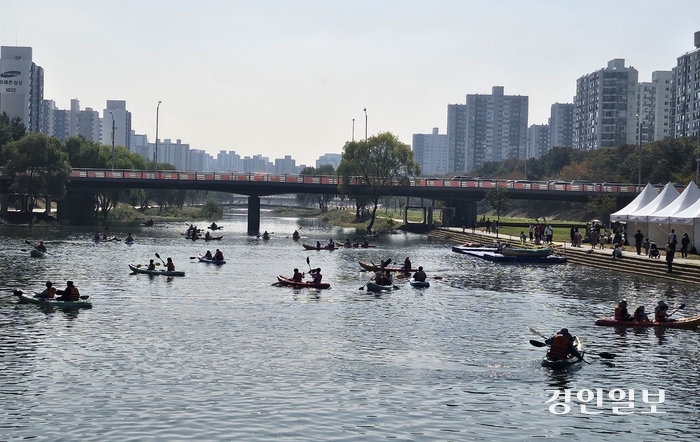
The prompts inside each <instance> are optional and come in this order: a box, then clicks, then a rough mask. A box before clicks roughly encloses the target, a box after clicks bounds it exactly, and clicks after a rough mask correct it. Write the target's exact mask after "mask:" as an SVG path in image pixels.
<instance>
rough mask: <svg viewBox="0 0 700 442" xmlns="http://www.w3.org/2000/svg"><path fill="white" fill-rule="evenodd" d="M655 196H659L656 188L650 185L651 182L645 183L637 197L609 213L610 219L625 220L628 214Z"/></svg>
mask: <svg viewBox="0 0 700 442" xmlns="http://www.w3.org/2000/svg"><path fill="white" fill-rule="evenodd" d="M657 196H659V194H658V193H657V192H656V188H654V186H652V185H651V183H649V184H647V185H646V187H645V188H644V189H643V190H642V191H641V192H640V193H639V195H637V197H636V198H635V199H634V200H632V202H631V203H629V204H627V205H626V206H625V207H623V208H622V209H620V210H618V211H617V212H615V213H613V214H611V215H610V221H622V222H627V216H628V215H630V214H631V213H634V212H635V211H637V210H639V209H641V208H642V207H644V206H646V205H647V204H649V203H650V202H652V201H653V200H654V198H656V197H657Z"/></svg>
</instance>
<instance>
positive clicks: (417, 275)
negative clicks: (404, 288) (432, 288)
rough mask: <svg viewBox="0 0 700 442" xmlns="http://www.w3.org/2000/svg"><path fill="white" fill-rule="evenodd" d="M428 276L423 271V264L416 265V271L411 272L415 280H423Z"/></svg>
mask: <svg viewBox="0 0 700 442" xmlns="http://www.w3.org/2000/svg"><path fill="white" fill-rule="evenodd" d="M427 277H428V275H426V274H425V272H424V271H423V266H418V271H417V272H416V273H414V274H413V279H414V280H415V281H419V282H423V281H425V279H426V278H427Z"/></svg>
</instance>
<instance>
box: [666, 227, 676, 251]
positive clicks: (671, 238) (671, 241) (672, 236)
mask: <svg viewBox="0 0 700 442" xmlns="http://www.w3.org/2000/svg"><path fill="white" fill-rule="evenodd" d="M676 244H678V237H676V230H675V229H671V233H669V234H668V247H669V248H670V249H671V250H673V251H674V252H675V251H676Z"/></svg>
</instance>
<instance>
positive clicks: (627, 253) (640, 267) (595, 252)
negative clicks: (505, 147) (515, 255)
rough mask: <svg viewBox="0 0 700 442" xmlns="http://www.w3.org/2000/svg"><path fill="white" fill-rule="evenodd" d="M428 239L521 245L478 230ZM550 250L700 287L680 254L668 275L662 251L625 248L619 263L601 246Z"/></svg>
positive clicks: (695, 268)
mask: <svg viewBox="0 0 700 442" xmlns="http://www.w3.org/2000/svg"><path fill="white" fill-rule="evenodd" d="M428 237H430V238H439V239H443V240H447V241H449V242H451V243H454V244H455V245H458V244H464V243H467V242H470V243H479V244H485V245H491V244H495V243H496V241H499V240H500V241H501V242H503V241H506V242H509V243H510V244H513V245H519V244H520V238H519V237H517V236H511V235H496V234H495V233H486V232H483V231H479V230H475V231H474V232H473V233H472V232H471V230H469V229H467V230H466V231H465V232H464V233H463V232H462V229H461V228H457V227H444V228H440V229H436V230H433V231H431V232H430V233H429V234H428ZM523 247H528V248H534V247H535V244H534V243H533V242H530V241H526V242H525V245H524V246H523ZM552 248H553V249H554V251H555V253H556V254H560V255H563V256H566V257H567V260H568V262H570V263H573V264H580V265H584V266H588V267H594V268H598V269H605V270H610V271H613V272H621V273H628V274H636V275H644V276H649V277H652V278H654V279H659V280H673V281H679V282H686V283H689V284H699V285H700V260H698V258H697V257H696V256H692V257H689V258H680V252H676V254H675V257H674V260H673V267H672V269H673V272H672V273H668V266H667V263H666V257H665V252H663V251H661V253H662V256H661V257H660V258H658V259H652V258H648V257H647V256H645V255H643V254H642V255H637V253H636V251H635V249H634V247H630V246H627V247H626V250H623V251H622V258H621V259H613V257H612V247H611V245H610V244H606V245H604V248H602V249H600V248H596V249H592V248H591V245H590V244H584V245H583V246H582V247H571V244H570V243H567V242H563V241H556V240H555V241H554V242H553V244H552Z"/></svg>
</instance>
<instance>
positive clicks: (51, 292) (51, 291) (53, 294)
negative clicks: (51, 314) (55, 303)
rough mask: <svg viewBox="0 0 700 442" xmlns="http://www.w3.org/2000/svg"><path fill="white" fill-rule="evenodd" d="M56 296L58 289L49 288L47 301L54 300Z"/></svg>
mask: <svg viewBox="0 0 700 442" xmlns="http://www.w3.org/2000/svg"><path fill="white" fill-rule="evenodd" d="M55 296H56V287H51V288H49V293H48V294H47V295H46V299H53V298H54V297H55Z"/></svg>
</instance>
